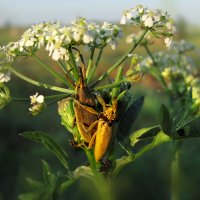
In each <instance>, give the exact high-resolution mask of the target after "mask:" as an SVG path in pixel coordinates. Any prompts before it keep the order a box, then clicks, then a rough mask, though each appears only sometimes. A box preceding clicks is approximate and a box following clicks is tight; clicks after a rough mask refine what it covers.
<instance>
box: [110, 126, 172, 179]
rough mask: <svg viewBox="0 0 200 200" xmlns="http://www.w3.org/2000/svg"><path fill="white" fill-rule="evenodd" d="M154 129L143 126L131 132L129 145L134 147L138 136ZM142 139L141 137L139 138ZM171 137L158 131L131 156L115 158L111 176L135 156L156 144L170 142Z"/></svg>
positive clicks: (116, 173) (115, 174)
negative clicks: (148, 142)
mask: <svg viewBox="0 0 200 200" xmlns="http://www.w3.org/2000/svg"><path fill="white" fill-rule="evenodd" d="M152 128H153V129H154V128H155V127H150V128H144V129H141V130H138V131H136V132H134V133H133V134H131V136H130V140H131V146H132V147H134V146H135V144H136V143H137V142H138V141H140V140H139V139H138V137H141V136H142V135H143V134H145V133H146V132H147V131H149V130H151V129H152ZM141 140H143V139H141ZM170 141H172V139H171V138H170V137H169V136H168V135H166V134H164V133H163V132H162V131H159V132H158V133H157V134H156V136H154V137H153V140H152V142H151V143H150V144H147V145H146V146H144V147H143V148H141V149H140V150H139V151H138V152H137V153H136V154H133V155H132V156H123V157H121V158H120V159H117V160H116V162H115V168H114V169H113V176H117V175H118V173H119V172H120V170H121V169H122V168H123V167H124V166H125V165H127V164H129V163H131V162H133V161H135V160H136V159H137V158H139V157H141V156H142V155H143V154H144V153H145V152H147V151H150V150H151V149H153V148H155V147H157V146H158V145H161V144H163V143H166V142H170Z"/></svg>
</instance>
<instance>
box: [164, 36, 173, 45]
mask: <svg viewBox="0 0 200 200" xmlns="http://www.w3.org/2000/svg"><path fill="white" fill-rule="evenodd" d="M171 43H172V37H167V38H165V45H166V47H170V45H171Z"/></svg>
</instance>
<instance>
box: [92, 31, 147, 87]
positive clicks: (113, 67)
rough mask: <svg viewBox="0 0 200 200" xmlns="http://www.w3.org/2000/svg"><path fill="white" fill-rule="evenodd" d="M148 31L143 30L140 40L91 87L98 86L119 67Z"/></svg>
mask: <svg viewBox="0 0 200 200" xmlns="http://www.w3.org/2000/svg"><path fill="white" fill-rule="evenodd" d="M147 32H148V29H145V30H144V31H143V33H142V34H141V35H140V37H139V38H138V40H137V41H136V42H135V43H134V45H133V46H132V47H131V48H130V49H129V50H128V51H127V52H126V53H125V54H124V55H123V56H122V57H121V58H120V59H119V60H118V61H117V62H116V63H115V64H114V65H113V66H111V67H110V69H108V71H107V72H105V73H104V74H102V75H101V76H100V77H99V78H98V80H96V81H95V82H94V83H93V84H92V85H91V87H94V86H96V85H97V84H98V83H99V82H100V81H102V80H103V79H104V78H106V77H107V76H108V75H109V74H110V73H111V72H112V71H114V70H115V69H116V68H117V67H119V66H120V65H121V64H122V63H123V62H124V61H125V60H126V59H127V58H128V55H129V54H131V53H132V52H133V51H134V50H135V49H136V47H137V46H138V44H139V43H140V42H141V41H142V39H143V38H144V36H145V35H146V33H147Z"/></svg>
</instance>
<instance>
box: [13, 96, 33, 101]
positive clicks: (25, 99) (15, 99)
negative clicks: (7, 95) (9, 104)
mask: <svg viewBox="0 0 200 200" xmlns="http://www.w3.org/2000/svg"><path fill="white" fill-rule="evenodd" d="M11 100H12V101H28V100H29V98H18V97H12V98H11Z"/></svg>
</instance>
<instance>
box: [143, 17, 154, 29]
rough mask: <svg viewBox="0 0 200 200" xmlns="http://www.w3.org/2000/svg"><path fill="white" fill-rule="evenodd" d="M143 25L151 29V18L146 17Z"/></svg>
mask: <svg viewBox="0 0 200 200" xmlns="http://www.w3.org/2000/svg"><path fill="white" fill-rule="evenodd" d="M144 25H145V26H147V27H152V26H153V19H152V18H151V17H148V18H147V19H146V20H145V22H144Z"/></svg>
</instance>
